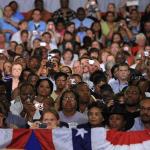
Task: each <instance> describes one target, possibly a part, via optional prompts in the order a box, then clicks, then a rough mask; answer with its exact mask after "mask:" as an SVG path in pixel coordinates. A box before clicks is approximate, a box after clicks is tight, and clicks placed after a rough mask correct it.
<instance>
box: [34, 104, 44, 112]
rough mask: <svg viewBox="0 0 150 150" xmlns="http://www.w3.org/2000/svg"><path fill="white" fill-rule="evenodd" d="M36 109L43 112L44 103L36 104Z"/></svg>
mask: <svg viewBox="0 0 150 150" xmlns="http://www.w3.org/2000/svg"><path fill="white" fill-rule="evenodd" d="M34 107H35V109H36V110H40V111H43V109H44V105H43V103H39V102H35V103H34Z"/></svg>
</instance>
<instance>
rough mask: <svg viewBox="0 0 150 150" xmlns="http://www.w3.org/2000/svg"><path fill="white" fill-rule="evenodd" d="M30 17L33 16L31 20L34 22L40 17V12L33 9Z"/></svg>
mask: <svg viewBox="0 0 150 150" xmlns="http://www.w3.org/2000/svg"><path fill="white" fill-rule="evenodd" d="M32 18H33V20H34V21H35V22H38V21H40V19H41V13H40V11H38V10H36V11H34V12H33V15H32Z"/></svg>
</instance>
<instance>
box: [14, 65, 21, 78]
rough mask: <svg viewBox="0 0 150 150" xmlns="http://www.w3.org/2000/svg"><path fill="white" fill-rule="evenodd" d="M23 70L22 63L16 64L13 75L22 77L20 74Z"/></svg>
mask: <svg viewBox="0 0 150 150" xmlns="http://www.w3.org/2000/svg"><path fill="white" fill-rule="evenodd" d="M21 72H22V66H21V65H20V64H15V65H13V66H12V76H13V77H17V78H19V77H20V74H21Z"/></svg>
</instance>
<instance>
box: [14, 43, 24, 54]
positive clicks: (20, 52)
mask: <svg viewBox="0 0 150 150" xmlns="http://www.w3.org/2000/svg"><path fill="white" fill-rule="evenodd" d="M15 52H16V54H22V52H23V47H22V46H21V45H17V46H16V48H15Z"/></svg>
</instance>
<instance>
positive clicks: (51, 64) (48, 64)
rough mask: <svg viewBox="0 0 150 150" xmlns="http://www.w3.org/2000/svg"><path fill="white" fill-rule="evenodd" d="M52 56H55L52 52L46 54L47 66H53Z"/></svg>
mask: <svg viewBox="0 0 150 150" xmlns="http://www.w3.org/2000/svg"><path fill="white" fill-rule="evenodd" d="M54 56H55V54H53V53H50V54H48V56H47V60H48V62H47V63H46V67H47V68H53V67H54V63H53V62H52V58H53V57H54Z"/></svg>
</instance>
